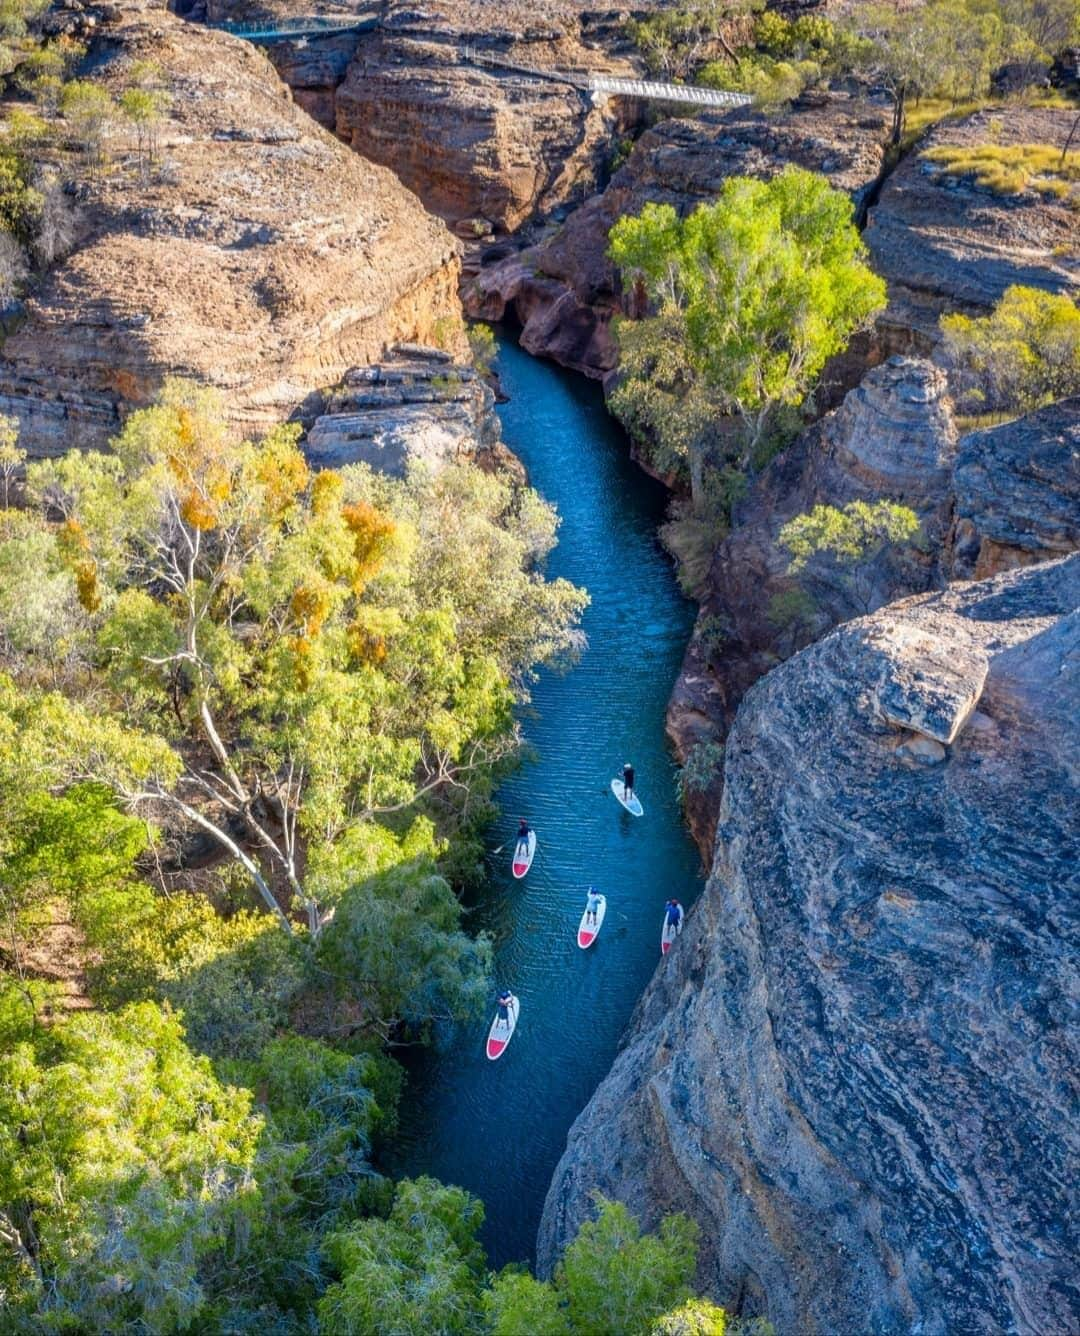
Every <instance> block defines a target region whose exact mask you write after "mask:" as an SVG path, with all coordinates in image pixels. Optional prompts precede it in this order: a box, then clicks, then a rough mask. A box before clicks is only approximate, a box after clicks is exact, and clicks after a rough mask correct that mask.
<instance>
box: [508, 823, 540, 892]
mask: <svg viewBox="0 0 1080 1336" xmlns="http://www.w3.org/2000/svg"><path fill="white" fill-rule="evenodd" d="M535 853H536V831H535V830H530V831H529V844H528V848H527V850H526V852H525V853H523V854H522V853H518V845H517V840H515V841H514V857H513V860H512V861H511V863H510V871H511V872H512V873H513V874H514V876H515V877H517V879H518V880H519V881H520V880H521V878H522V877H523V876H524V875H525V873H526V872H528V870H529V868H531V867H532V861H533V855H534V854H535Z"/></svg>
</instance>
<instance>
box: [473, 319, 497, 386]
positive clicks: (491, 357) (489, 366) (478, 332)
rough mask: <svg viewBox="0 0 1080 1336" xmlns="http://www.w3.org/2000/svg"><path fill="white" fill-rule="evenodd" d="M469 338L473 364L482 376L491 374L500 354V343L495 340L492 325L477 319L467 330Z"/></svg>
mask: <svg viewBox="0 0 1080 1336" xmlns="http://www.w3.org/2000/svg"><path fill="white" fill-rule="evenodd" d="M466 334H467V336H468V340H469V352H470V353H471V354H472V360H473V366H475V367H476V369H477V371H478V372H479V373H480V375H481V376H490V375H491V374H492V371H493V369H494V364H495V358H496V357H497V356H498V354H499V349H498V345H497V344H496V342H495V331H494V330H493V329H492V328H491V326H490V325H485V324H484V323H483V322H482V321H479V320H476V321H473V323H472V324H470V325H469V327H468V329H467V330H466Z"/></svg>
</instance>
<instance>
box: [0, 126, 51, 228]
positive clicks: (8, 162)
mask: <svg viewBox="0 0 1080 1336" xmlns="http://www.w3.org/2000/svg"><path fill="white" fill-rule="evenodd" d="M40 211H41V195H40V194H39V192H38V191H37V190H35V189H34V187H33V186H32V185H31V183H30V164H29V163H28V162H27V160H26V158H25V157H24V156H23V155H22V154H21V153H20V152H19V151H18V150H17V149H16V148H14V147H10V146H9V145H7V144H5V145H3V146H2V147H0V228H3V229H4V230H5V231H7V232H10V233H11V234H12V235H13V236H14V237H15V238H16V239H17V240H18V241H19V243H20V245H26V244H27V243H28V242H29V240H30V238H31V236H32V235H33V228H34V223H35V221H36V219H37V216H38V214H39V213H40Z"/></svg>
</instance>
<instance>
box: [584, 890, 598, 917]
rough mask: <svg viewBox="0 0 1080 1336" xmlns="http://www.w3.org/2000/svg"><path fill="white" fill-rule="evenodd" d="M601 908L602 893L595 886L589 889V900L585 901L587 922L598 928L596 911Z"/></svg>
mask: <svg viewBox="0 0 1080 1336" xmlns="http://www.w3.org/2000/svg"><path fill="white" fill-rule="evenodd" d="M599 908H600V892H599V891H598V890H597V889H596V887H595V886H590V887H589V898H588V899H587V900H586V901H585V922H586V923H591V924H592V925H593V926H594V927H595V926H596V911H597V910H598V909H599Z"/></svg>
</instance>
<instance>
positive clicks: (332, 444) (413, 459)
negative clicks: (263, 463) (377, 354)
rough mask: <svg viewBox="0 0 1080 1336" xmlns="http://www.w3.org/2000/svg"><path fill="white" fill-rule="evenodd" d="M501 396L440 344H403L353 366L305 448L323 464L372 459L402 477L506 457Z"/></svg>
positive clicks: (375, 466) (310, 457)
mask: <svg viewBox="0 0 1080 1336" xmlns="http://www.w3.org/2000/svg"><path fill="white" fill-rule="evenodd" d="M494 405H495V396H494V394H493V392H492V391H491V390H490V389H489V388H488V387H487V386H486V385H485V384H484V382H483V381H482V380H481V379H480V378H479V377H478V376H477V374H476V372H475V371H474V370H473V368H472V367H466V366H455V365H454V364H453V361H452V359H451V358H450V357H449V356H448V355H447V354H445V353H442V352H440V351H439V350H437V349H432V348H422V347H414V348H403V349H400V350H399V353H398V356H396V357H395V358H393V359H390V360H387V361H384V362H381V363H379V364H378V365H376V366H370V367H357V368H355V369H354V370H352V371H350V372H348V373H347V374H346V376H345V379H344V381H343V383H342V384H341V386H339V387H338V388H337V389H336V390H334V391H333V393H332V394H331V395H330V396H329V398H328V402H327V403H326V405H325V410H324V411H323V412H322V413H320V414H319V416H318V417H317V418H316V419H315V421H314V423H313V424H312V425H311V427H310V429H309V431H308V434H307V441H306V443H305V454H306V455H307V457H308V460H309V461H310V462H311V463H312V464H314V465H316V466H317V467H320V468H335V469H336V468H341V467H343V466H344V465H346V464H357V463H362V464H368V465H369V466H370V467H371V468H373V469H375V470H376V471H377V472H380V473H386V474H388V475H389V476H391V477H396V478H401V477H404V476H405V474H406V473H407V472H408V471H409V469H410V468H411V467H413V466H423V467H426V468H428V469H432V470H438V469H440V468H443V467H445V466H446V465H447V464H449V463H454V462H455V461H458V460H463V459H470V460H473V461H474V462H477V463H479V464H481V465H489V466H490V465H494V464H495V463H496V462H498V463H502V462H504V459H505V458H506V457H508V452H507V451H506V449H505V447H504V446H502V445H501V443H500V440H499V420H498V418H497V417H496V416H495V412H494Z"/></svg>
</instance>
